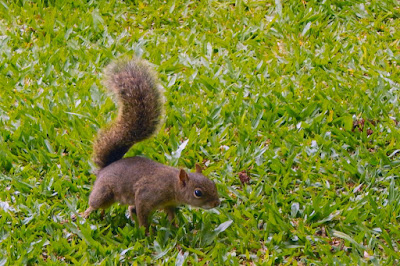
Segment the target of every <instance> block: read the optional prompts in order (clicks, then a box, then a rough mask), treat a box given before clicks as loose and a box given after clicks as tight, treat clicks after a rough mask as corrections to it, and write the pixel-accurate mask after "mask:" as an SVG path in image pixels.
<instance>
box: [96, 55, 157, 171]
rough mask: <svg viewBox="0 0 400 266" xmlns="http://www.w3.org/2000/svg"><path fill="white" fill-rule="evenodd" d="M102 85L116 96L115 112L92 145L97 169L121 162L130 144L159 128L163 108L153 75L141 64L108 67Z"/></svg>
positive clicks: (120, 62) (134, 60)
mask: <svg viewBox="0 0 400 266" xmlns="http://www.w3.org/2000/svg"><path fill="white" fill-rule="evenodd" d="M105 85H106V87H107V88H108V89H109V90H110V91H111V92H113V93H114V94H115V95H116V96H117V100H118V105H119V111H118V116H117V118H116V119H115V120H114V121H113V122H112V123H111V124H110V125H109V126H108V127H106V128H105V129H102V130H101V131H100V132H99V134H98V136H97V139H96V140H95V143H94V145H93V153H94V154H93V160H94V162H95V163H96V164H97V165H98V166H99V167H100V168H104V167H106V166H107V165H109V164H111V163H112V162H115V161H117V160H119V159H121V158H122V157H123V156H124V154H125V153H126V152H127V151H128V150H129V149H130V147H131V146H132V145H133V144H135V143H137V142H139V141H142V140H144V139H146V138H148V137H150V136H151V135H152V134H153V133H154V132H155V131H156V130H157V128H158V125H159V124H160V121H161V114H162V105H163V103H162V93H161V89H160V88H161V87H160V85H159V83H158V81H157V79H156V75H155V74H154V73H153V71H152V70H151V68H150V67H149V66H148V64H147V63H146V62H145V61H143V60H139V59H133V60H130V61H127V60H119V61H116V62H114V63H112V64H110V65H109V66H108V67H107V68H106V70H105Z"/></svg>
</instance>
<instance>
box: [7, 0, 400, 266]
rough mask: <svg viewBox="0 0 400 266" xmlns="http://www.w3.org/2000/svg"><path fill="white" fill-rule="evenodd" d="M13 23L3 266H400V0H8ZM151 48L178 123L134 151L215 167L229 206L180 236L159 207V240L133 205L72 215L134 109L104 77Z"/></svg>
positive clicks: (186, 221)
mask: <svg viewBox="0 0 400 266" xmlns="http://www.w3.org/2000/svg"><path fill="white" fill-rule="evenodd" d="M0 18H1V19H0V62H1V63H0V84H1V90H0V128H1V130H0V169H1V172H0V180H1V182H0V206H1V209H0V265H17V264H44V263H48V264H59V263H66V264H69V263H73V264H78V265H81V264H100V265H112V264H120V263H122V264H128V263H133V264H144V263H148V264H164V263H165V264H175V265H182V264H184V263H190V264H200V265H201V264H207V263H209V264H215V265H219V264H233V265H237V264H247V265H251V264H253V263H254V264H265V265H271V264H282V265H285V264H294V265H296V264H300V265H304V264H324V265H326V264H334V263H335V264H370V263H371V264H378V265H381V264H388V265H392V264H398V263H399V262H400V255H399V254H400V253H399V250H400V230H399V227H400V190H399V187H400V178H399V174H398V173H399V170H400V159H399V154H400V153H399V151H400V144H399V141H398V140H399V139H400V134H399V127H400V125H399V121H400V112H399V103H398V101H399V97H400V85H399V80H400V49H399V48H400V41H399V40H400V5H399V4H398V2H397V1H395V0H385V1H375V0H371V1H362V0H351V1H337V0H327V1H322V2H320V1H294V0H293V1H291V0H287V1H281V0H275V1H272V0H271V1H240V0H237V1H232V2H228V1H220V2H218V1H182V2H181V1H167V2H165V3H164V2H158V1H154V2H141V1H119V0H116V1H101V0H100V1H82V0H78V1H72V0H67V1H59V0H48V1H26V0H19V1H4V0H1V1H0ZM133 55H136V56H139V57H142V58H145V59H147V60H148V61H150V62H151V63H152V64H154V67H155V68H156V70H157V72H158V73H159V77H160V79H161V82H162V84H163V85H164V87H165V89H166V93H165V94H166V95H165V96H166V104H165V109H166V119H165V124H164V126H163V127H162V128H161V130H160V132H159V134H158V135H157V136H155V137H154V138H152V139H150V140H147V141H145V142H143V143H140V144H138V145H136V146H135V147H134V148H133V149H132V150H131V151H130V152H129V154H128V155H130V156H132V155H144V156H146V157H149V158H152V159H154V160H156V161H159V162H162V163H165V164H168V165H174V166H179V167H184V168H188V169H193V168H194V164H195V163H196V162H200V163H202V164H203V165H206V166H207V169H206V174H208V176H209V177H210V178H211V179H213V180H215V182H216V183H217V186H218V189H219V192H220V196H221V198H222V206H221V207H219V208H218V209H215V210H210V211H204V210H198V209H191V208H190V207H183V208H181V210H180V213H179V215H178V217H177V218H178V221H177V222H178V224H179V228H178V229H176V228H174V227H172V226H171V225H170V224H169V222H168V220H167V218H166V216H165V214H164V213H161V212H157V213H155V215H154V216H153V219H152V225H153V228H152V230H153V233H152V234H151V235H150V236H149V237H145V236H144V232H143V230H139V229H138V228H137V227H135V225H134V224H133V223H132V222H131V221H130V220H129V219H128V218H127V216H126V207H125V206H119V205H114V206H112V207H111V208H110V209H108V210H107V211H106V212H105V215H104V217H101V214H100V212H99V213H94V214H93V215H91V217H90V218H89V219H87V220H84V219H81V218H80V217H77V219H76V221H75V220H73V219H72V218H73V216H75V215H76V214H77V213H78V212H80V211H83V210H85V208H86V207H87V200H88V196H89V193H90V189H91V186H92V184H93V182H94V180H95V176H94V175H92V174H91V172H92V170H93V169H94V165H93V163H92V162H91V159H90V156H91V144H92V141H93V138H94V136H95V134H96V132H97V131H98V129H99V128H101V127H103V126H104V125H105V124H106V123H107V122H109V121H110V120H111V119H112V118H113V117H114V115H115V114H116V112H115V110H116V108H115V105H114V102H113V101H112V99H111V98H109V97H108V96H107V95H106V94H105V92H104V90H103V89H102V84H101V78H102V74H101V73H102V69H103V68H104V66H105V65H107V64H108V63H109V62H110V61H111V60H113V59H114V58H117V57H120V56H133ZM185 141H187V145H186V146H185V147H183V146H184V143H185ZM180 148H184V149H183V150H182V152H177V151H179V150H180ZM241 172H242V173H241ZM239 173H241V176H244V177H246V176H248V177H250V182H249V183H248V184H244V185H242V184H241V181H240V179H239Z"/></svg>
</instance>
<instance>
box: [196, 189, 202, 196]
mask: <svg viewBox="0 0 400 266" xmlns="http://www.w3.org/2000/svg"><path fill="white" fill-rule="evenodd" d="M194 196H195V197H196V198H200V197H201V196H203V192H201V190H198V189H196V190H195V191H194Z"/></svg>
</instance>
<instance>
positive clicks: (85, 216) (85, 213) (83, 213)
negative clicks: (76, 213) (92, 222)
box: [81, 207, 94, 219]
mask: <svg viewBox="0 0 400 266" xmlns="http://www.w3.org/2000/svg"><path fill="white" fill-rule="evenodd" d="M92 211H94V208H92V207H89V208H87V209H86V211H84V212H82V213H81V216H82V217H83V218H85V219H86V218H88V217H89V215H90V213H91V212H92Z"/></svg>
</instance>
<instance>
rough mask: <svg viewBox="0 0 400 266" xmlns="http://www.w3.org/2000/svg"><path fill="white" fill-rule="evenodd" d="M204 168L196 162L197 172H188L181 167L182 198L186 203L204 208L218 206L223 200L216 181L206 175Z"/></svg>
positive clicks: (180, 185) (180, 184)
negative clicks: (219, 194)
mask: <svg viewBox="0 0 400 266" xmlns="http://www.w3.org/2000/svg"><path fill="white" fill-rule="evenodd" d="M201 172H202V169H201V167H200V166H199V165H197V164H196V172H195V173H189V174H188V173H186V172H185V170H183V169H181V170H180V172H179V188H180V190H181V192H182V193H181V196H182V197H183V199H182V200H184V201H185V203H187V204H189V205H192V206H195V207H200V208H204V209H211V208H215V207H218V206H219V204H220V203H221V201H220V200H219V197H218V191H217V187H216V186H215V183H214V182H213V181H211V180H210V179H208V178H207V177H206V176H204V175H203V174H202V173H201Z"/></svg>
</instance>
